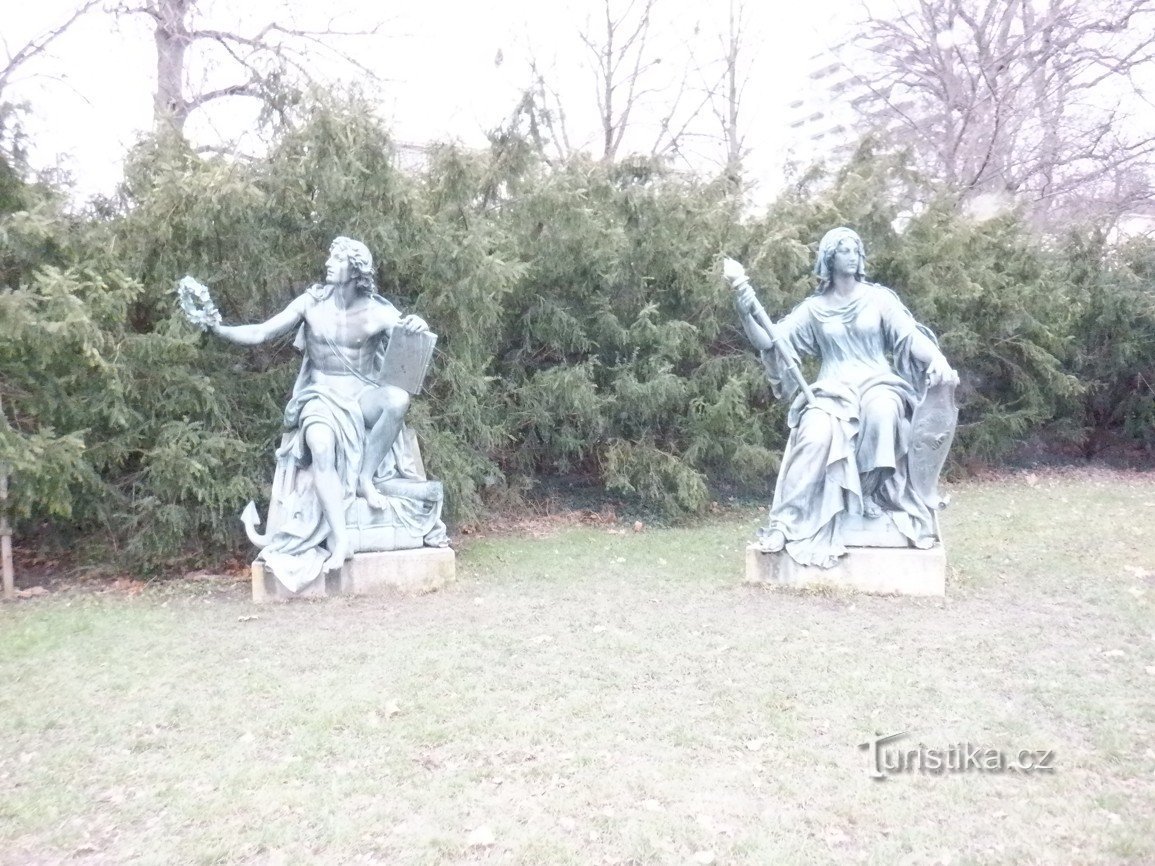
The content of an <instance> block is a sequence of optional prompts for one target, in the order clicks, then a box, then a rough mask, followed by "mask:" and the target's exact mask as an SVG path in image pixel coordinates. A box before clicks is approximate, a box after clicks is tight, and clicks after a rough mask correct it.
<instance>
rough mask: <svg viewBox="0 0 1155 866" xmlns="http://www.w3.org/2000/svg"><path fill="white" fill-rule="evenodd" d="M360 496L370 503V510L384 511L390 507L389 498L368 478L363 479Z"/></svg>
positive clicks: (359, 490)
mask: <svg viewBox="0 0 1155 866" xmlns="http://www.w3.org/2000/svg"><path fill="white" fill-rule="evenodd" d="M359 487H360V489H358V491H357V493H358V495H359V496H360V497H361V498H362V499H364V500H365V501H366V502H368V503H369V507H370V508H377V509H384V508H388V507H389V497H388V496H386V495H385V494H384V493H382V492H381V491H380V490H378V489H377V488H376V487H374V486H373V482H372V481H371V480H370V479H368V478H362V479H361V483H360V485H359Z"/></svg>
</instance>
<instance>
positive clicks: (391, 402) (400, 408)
mask: <svg viewBox="0 0 1155 866" xmlns="http://www.w3.org/2000/svg"><path fill="white" fill-rule="evenodd" d="M408 409H409V394H407V393H406V392H405V391H402V390H401V389H400V388H395V389H392V390H391V391H390V392H389V393H388V394H387V395H386V398H385V411H386V412H388V413H389V414H391V415H393V416H394V417H398V418H400V417H401V416H403V415H404V414H405V412H406V410H408Z"/></svg>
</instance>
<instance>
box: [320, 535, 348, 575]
mask: <svg viewBox="0 0 1155 866" xmlns="http://www.w3.org/2000/svg"><path fill="white" fill-rule="evenodd" d="M332 544H333V551H332V553H330V554H329V558H328V559H326V560H325V564H324V565H322V566H321V573H322V574H324V573H325V572H327V571H338V570H340V568H341V567H342V566H343V565H344V564H345V560H346V559H348V558H349V556H350V555H351V553H352V551H350V550H349V542H347V541H344V540H341V541H334V542H332Z"/></svg>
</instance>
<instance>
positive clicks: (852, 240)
mask: <svg viewBox="0 0 1155 866" xmlns="http://www.w3.org/2000/svg"><path fill="white" fill-rule="evenodd" d="M839 244H841V245H842V246H843V248H844V249H845V248H847V247H850V248H852V249H854V250H857V252H858V267H857V268H855V271H854V278H855V279H856V280H858V281H859V282H862V281H863V280H864V279H866V247H864V246H863V244H862V238H860V237H859V236H858V233H857V232H855V231H854V230H853V229H848V228H846V227H845V226H840V227H839V228H836V229H831V230H830V231H828V232H827V233H826V234H824V235H823V236H822V240H821V241H820V242H819V244H818V257H817V258H816V260H815V262H814V274H815V276H817V277H818V288H817V289H815V291H816V292H817V293H818V294H821V293H822V292H825V291H826V290H827V289H828V288H830V285H831V283H832V282H833V280H834V253H835V252H836V251H837V250H838V247H839Z"/></svg>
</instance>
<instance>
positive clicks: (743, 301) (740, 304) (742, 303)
mask: <svg viewBox="0 0 1155 866" xmlns="http://www.w3.org/2000/svg"><path fill="white" fill-rule="evenodd" d="M734 305H735V306H736V307H737V308H738V313H739V314H740V315H743V316H752V315H754V311H755V310H756V309H757V308H758V296H757V295H755V294H754V289H753V287H752V286H751V285H750V284H749V283H746V285H744V286H742V288H740V289H738V294H737V296H736V298H735V301H734Z"/></svg>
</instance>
